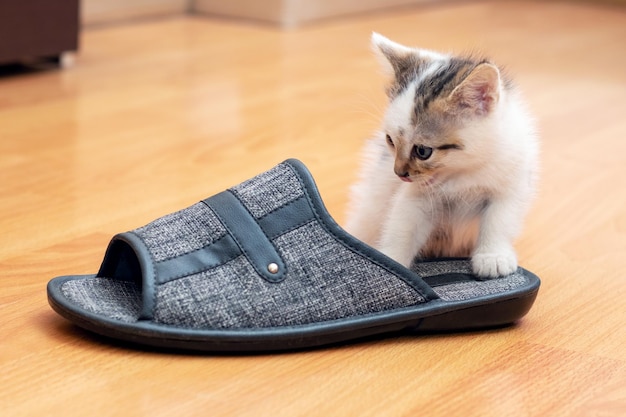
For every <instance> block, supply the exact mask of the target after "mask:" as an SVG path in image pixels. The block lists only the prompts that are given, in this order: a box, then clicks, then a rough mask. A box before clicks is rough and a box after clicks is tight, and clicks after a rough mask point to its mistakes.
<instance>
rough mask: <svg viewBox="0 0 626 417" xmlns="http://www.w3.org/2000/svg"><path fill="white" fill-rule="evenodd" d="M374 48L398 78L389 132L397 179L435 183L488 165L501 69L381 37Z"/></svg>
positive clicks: (376, 37)
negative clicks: (410, 46) (480, 165)
mask: <svg viewBox="0 0 626 417" xmlns="http://www.w3.org/2000/svg"><path fill="white" fill-rule="evenodd" d="M372 44H373V47H374V49H375V50H376V52H377V53H378V54H379V55H380V57H381V60H382V61H383V64H384V65H385V67H386V68H387V69H388V70H389V72H390V74H391V75H392V79H391V83H390V84H389V86H388V87H387V95H388V97H389V107H388V109H387V112H386V115H385V119H384V127H383V129H384V134H385V141H386V144H385V146H387V147H388V148H389V152H390V153H391V155H393V156H394V158H395V162H394V172H395V173H396V175H398V177H400V179H402V180H404V181H414V180H417V181H419V182H420V183H421V184H432V183H434V182H440V181H443V180H445V179H446V178H448V177H451V176H453V175H456V174H459V173H463V172H465V171H468V170H471V169H473V168H474V167H476V165H477V164H482V163H486V162H487V161H488V158H489V154H490V153H491V152H490V150H489V143H488V141H489V138H490V137H492V136H493V135H492V132H490V131H489V130H490V129H493V126H492V123H490V120H491V119H492V116H493V114H494V113H495V112H496V111H497V109H498V106H499V102H500V100H501V96H502V93H503V91H504V87H503V85H502V84H503V81H502V80H501V76H500V71H499V70H498V68H497V67H496V66H495V65H493V64H492V63H490V62H489V61H487V60H485V59H476V58H471V57H470V58H462V57H453V56H449V55H444V54H439V53H435V52H431V51H427V50H423V49H415V48H408V47H405V46H403V45H400V44H397V43H395V42H392V41H390V40H389V39H387V38H385V37H383V36H381V35H379V34H377V33H374V34H373V35H372ZM480 136H482V137H480Z"/></svg>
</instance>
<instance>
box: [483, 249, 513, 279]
mask: <svg viewBox="0 0 626 417" xmlns="http://www.w3.org/2000/svg"><path fill="white" fill-rule="evenodd" d="M472 269H473V270H474V274H476V275H478V276H479V277H484V278H497V277H502V276H506V275H509V274H512V273H513V272H515V270H516V269H517V257H516V256H515V253H514V252H512V251H506V252H491V253H476V254H474V256H472Z"/></svg>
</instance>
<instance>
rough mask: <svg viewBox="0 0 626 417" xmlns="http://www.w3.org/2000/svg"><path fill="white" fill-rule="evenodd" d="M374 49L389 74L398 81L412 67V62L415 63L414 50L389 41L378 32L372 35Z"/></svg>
mask: <svg viewBox="0 0 626 417" xmlns="http://www.w3.org/2000/svg"><path fill="white" fill-rule="evenodd" d="M372 48H373V49H374V52H376V55H377V56H378V57H379V59H380V61H381V63H382V64H383V66H384V67H385V69H386V70H387V72H389V73H390V74H391V75H393V76H395V77H396V79H398V78H401V76H402V74H403V73H404V72H405V71H407V69H408V68H409V67H410V66H411V62H415V58H416V56H415V51H414V50H413V49H411V48H408V47H406V46H404V45H400V44H399V43H396V42H394V41H392V40H389V39H387V38H385V37H384V36H383V35H381V34H379V33H376V32H373V33H372Z"/></svg>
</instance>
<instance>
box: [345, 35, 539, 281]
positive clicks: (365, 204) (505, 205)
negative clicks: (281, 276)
mask: <svg viewBox="0 0 626 417" xmlns="http://www.w3.org/2000/svg"><path fill="white" fill-rule="evenodd" d="M372 43H373V46H374V49H375V50H376V51H377V53H378V54H379V55H380V56H381V58H382V61H383V62H384V64H385V66H386V67H388V69H389V70H390V73H391V75H392V81H391V84H390V85H389V86H388V88H387V95H388V97H389V106H388V108H387V111H386V113H385V116H384V120H383V125H382V131H381V132H379V133H378V134H377V135H376V136H375V137H374V138H373V139H371V140H370V141H369V142H368V143H367V145H366V148H365V160H364V163H363V166H362V170H361V176H360V180H359V181H358V182H357V183H356V184H355V185H354V187H353V189H352V201H351V207H350V208H349V211H348V222H347V225H346V229H347V230H348V232H350V233H352V234H353V235H354V236H356V237H357V238H359V239H361V240H363V241H365V242H366V243H368V244H370V245H372V246H374V247H376V248H377V249H379V250H381V251H382V252H383V253H385V254H387V255H388V256H390V257H392V258H394V259H395V260H397V261H398V262H400V263H401V264H403V265H405V266H407V267H409V266H410V265H411V263H412V262H413V261H414V259H415V258H416V257H418V258H431V257H458V256H461V257H465V256H471V258H472V267H473V270H474V273H475V274H477V275H479V276H481V277H497V276H503V275H508V274H510V273H512V272H514V271H515V270H516V268H517V257H516V254H515V250H514V248H513V240H514V239H515V237H516V236H517V235H518V233H519V232H520V229H521V226H522V221H523V217H524V215H525V214H526V211H527V209H528V206H529V203H530V201H531V200H532V197H533V195H534V185H535V178H536V172H537V153H538V144H537V139H536V135H535V130H534V126H533V121H532V119H531V117H530V116H529V114H528V113H527V111H526V109H525V107H524V105H523V102H522V100H521V98H520V95H519V93H518V92H517V90H516V89H515V88H514V87H513V85H512V84H511V82H510V81H509V80H507V79H506V78H505V77H504V76H503V74H502V72H501V71H500V70H499V69H498V67H496V66H495V65H494V64H492V63H491V62H490V61H488V60H485V59H477V58H475V57H457V56H450V55H444V54H439V53H435V52H432V51H427V50H423V49H414V48H408V47H405V46H402V45H399V44H397V43H395V42H392V41H390V40H389V39H387V38H385V37H383V36H381V35H379V34H376V33H374V34H373V35H372Z"/></svg>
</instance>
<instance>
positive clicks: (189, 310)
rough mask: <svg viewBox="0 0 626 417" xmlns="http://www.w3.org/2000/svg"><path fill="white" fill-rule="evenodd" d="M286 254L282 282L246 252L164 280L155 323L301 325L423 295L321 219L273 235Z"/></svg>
mask: <svg viewBox="0 0 626 417" xmlns="http://www.w3.org/2000/svg"><path fill="white" fill-rule="evenodd" d="M274 243H275V245H276V246H277V247H278V249H279V251H280V252H281V256H283V258H284V260H285V264H286V267H287V276H286V278H285V279H284V281H282V282H280V283H270V282H268V281H266V280H264V279H263V278H261V277H260V276H259V275H258V274H256V272H255V271H254V269H253V268H252V266H251V265H250V264H249V263H248V261H247V260H246V258H245V257H243V256H240V257H238V258H237V259H235V260H233V261H231V262H228V263H227V264H225V265H222V266H220V267H217V268H214V269H212V270H210V271H205V272H202V273H199V274H195V275H192V276H188V277H185V278H181V279H178V280H176V281H173V282H169V283H166V284H163V285H160V286H159V287H158V289H157V306H158V307H157V309H156V311H155V321H157V322H160V323H163V324H171V325H177V326H185V327H191V328H205V329H212V328H217V329H220V328H262V327H275V326H285V325H298V324H307V323H313V322H319V321H324V320H333V319H339V318H342V317H348V316H358V315H363V314H368V313H374V312H379V311H385V310H390V309H395V308H402V307H407V306H411V305H415V304H419V303H422V302H424V299H423V297H422V296H421V295H419V294H418V293H417V292H416V291H415V290H414V289H413V288H411V287H409V285H407V284H406V283H405V282H404V281H402V280H401V279H399V278H398V277H396V276H394V275H393V274H391V273H389V272H387V271H386V270H384V269H383V268H381V267H379V266H377V265H375V264H373V263H372V262H370V261H368V260H367V259H365V258H364V257H362V256H361V255H358V254H356V253H354V252H352V251H351V250H349V249H347V248H345V247H344V246H343V245H341V244H340V243H338V242H337V241H336V240H335V238H334V237H333V236H331V235H329V234H328V233H327V232H326V231H324V230H323V229H322V227H321V226H320V225H319V224H318V223H317V222H311V223H308V224H306V225H304V226H301V227H299V228H297V229H295V230H293V231H290V232H288V233H285V234H284V235H282V236H280V237H278V238H276V239H275V240H274Z"/></svg>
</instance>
